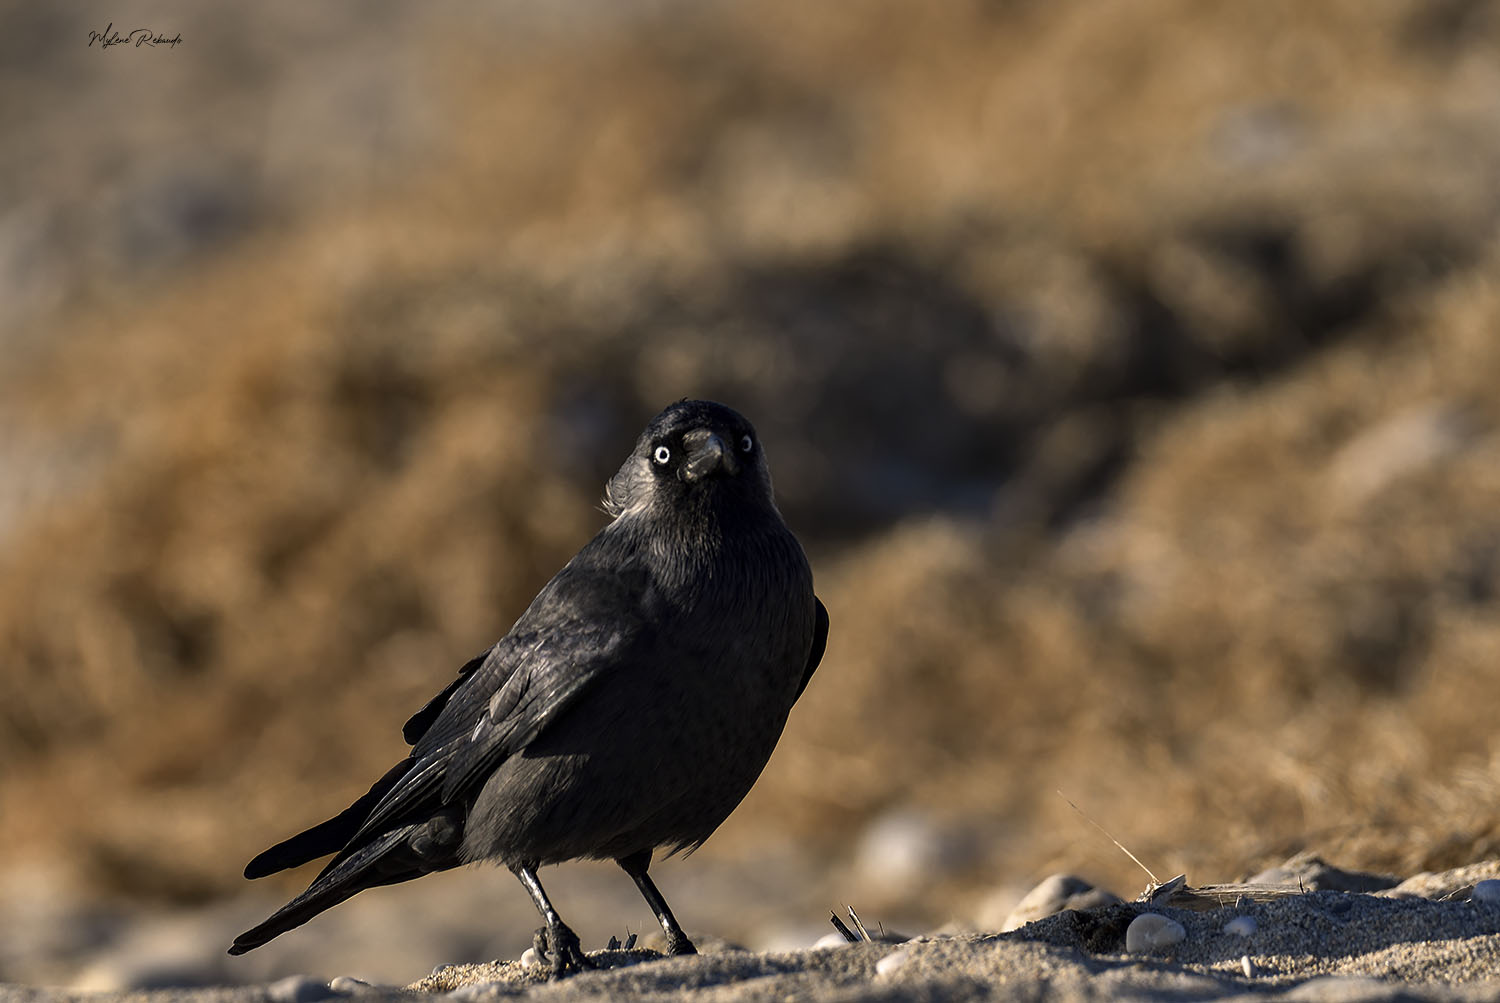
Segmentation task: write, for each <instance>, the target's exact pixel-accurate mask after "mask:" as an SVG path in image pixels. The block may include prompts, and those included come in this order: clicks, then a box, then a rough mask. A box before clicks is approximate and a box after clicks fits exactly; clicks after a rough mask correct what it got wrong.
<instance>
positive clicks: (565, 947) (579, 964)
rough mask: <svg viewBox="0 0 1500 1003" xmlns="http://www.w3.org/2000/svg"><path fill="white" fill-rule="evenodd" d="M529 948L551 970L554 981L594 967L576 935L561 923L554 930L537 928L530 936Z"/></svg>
mask: <svg viewBox="0 0 1500 1003" xmlns="http://www.w3.org/2000/svg"><path fill="white" fill-rule="evenodd" d="M531 948H532V950H534V951H536V957H537V960H538V961H541V962H543V963H544V964H546V965H548V966H549V967H550V968H551V969H552V978H554V979H564V978H567V977H568V976H569V975H577V974H578V973H579V972H582V971H585V970H588V969H591V968H594V967H595V965H594V963H593V962H592V961H590V960H589V959H588V957H587V956H586V955H585V954H584V953H583V946H582V945H581V944H580V943H579V942H578V934H576V933H574V932H573V931H572V930H570V929H568V928H567V927H566V926H564V925H563V924H561V923H559V924H558V925H557V927H556V928H555V929H554V928H552V927H547V926H543V927H539V928H538V929H537V931H536V933H535V934H533V935H532V938H531Z"/></svg>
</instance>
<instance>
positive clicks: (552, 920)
mask: <svg viewBox="0 0 1500 1003" xmlns="http://www.w3.org/2000/svg"><path fill="white" fill-rule="evenodd" d="M536 868H537V865H536V864H515V865H513V866H512V867H511V873H513V874H514V875H515V876H516V877H518V878H520V879H521V884H523V885H525V886H526V892H527V894H529V895H530V896H531V901H532V902H533V903H534V904H535V905H536V911H537V912H539V913H541V914H542V922H543V923H546V924H547V925H546V926H544V927H542V928H541V929H540V930H538V931H537V932H536V937H535V938H534V939H533V941H532V947H533V948H534V949H535V950H536V953H537V957H538V959H542V958H545V959H546V960H547V962H548V964H550V965H551V966H552V977H553V978H554V979H560V978H563V977H564V976H567V975H574V974H576V973H578V972H580V971H582V970H583V969H585V968H593V967H594V963H593V962H592V961H590V960H589V959H588V958H586V957H585V956H584V953H583V947H582V946H581V945H580V944H579V943H578V934H576V933H574V932H573V931H572V930H570V929H568V925H567V924H566V923H564V922H563V921H562V917H561V916H559V915H558V914H557V910H556V909H554V908H552V903H551V901H549V900H548V898H547V893H546V892H544V891H543V890H542V883H541V882H540V881H538V880H537V878H536Z"/></svg>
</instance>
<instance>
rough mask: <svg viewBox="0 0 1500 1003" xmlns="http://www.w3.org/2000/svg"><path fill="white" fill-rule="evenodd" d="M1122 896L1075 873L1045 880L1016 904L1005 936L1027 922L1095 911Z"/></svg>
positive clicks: (1005, 923) (1004, 929) (1006, 927)
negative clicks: (1071, 911)
mask: <svg viewBox="0 0 1500 1003" xmlns="http://www.w3.org/2000/svg"><path fill="white" fill-rule="evenodd" d="M1120 901H1121V900H1120V897H1119V896H1118V895H1115V894H1113V893H1111V892H1108V891H1105V890H1104V889H1103V888H1096V887H1095V886H1094V885H1092V884H1090V883H1089V882H1087V881H1085V880H1084V879H1083V878H1080V877H1075V876H1074V875H1072V874H1053V875H1051V876H1050V877H1047V878H1045V879H1043V881H1042V883H1041V884H1039V885H1037V886H1036V887H1035V888H1033V889H1032V890H1031V891H1029V892H1027V893H1026V896H1025V897H1024V898H1023V899H1021V901H1020V902H1018V903H1016V907H1015V908H1014V909H1012V910H1011V913H1010V915H1009V916H1007V917H1006V918H1005V922H1004V923H1003V924H1001V927H1000V930H1001V932H1002V933H1009V932H1010V931H1011V930H1019V929H1020V928H1021V927H1023V926H1025V925H1026V924H1027V923H1031V922H1034V921H1036V920H1039V919H1045V918H1046V917H1048V916H1052V915H1055V914H1057V913H1060V912H1062V911H1063V910H1064V909H1077V910H1079V911H1082V910H1084V909H1094V908H1097V907H1099V906H1105V905H1115V904H1117V903H1119V902H1120Z"/></svg>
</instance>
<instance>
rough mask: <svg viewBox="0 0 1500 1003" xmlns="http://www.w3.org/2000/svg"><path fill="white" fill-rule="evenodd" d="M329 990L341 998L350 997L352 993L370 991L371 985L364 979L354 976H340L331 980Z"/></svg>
mask: <svg viewBox="0 0 1500 1003" xmlns="http://www.w3.org/2000/svg"><path fill="white" fill-rule="evenodd" d="M328 988H329V989H332V990H333V991H334V992H336V993H338V994H339V995H340V996H348V995H349V994H350V993H357V992H359V991H360V990H361V989H369V988H370V983H368V982H366V981H365V980H364V979H356V978H355V977H354V976H352V975H340V976H337V977H336V978H333V979H331V980H329V983H328Z"/></svg>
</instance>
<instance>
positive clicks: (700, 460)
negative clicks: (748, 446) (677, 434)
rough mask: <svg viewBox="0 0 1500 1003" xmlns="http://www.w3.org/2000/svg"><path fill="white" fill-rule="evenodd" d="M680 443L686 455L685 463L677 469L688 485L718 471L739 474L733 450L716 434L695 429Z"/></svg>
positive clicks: (704, 429)
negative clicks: (685, 448)
mask: <svg viewBox="0 0 1500 1003" xmlns="http://www.w3.org/2000/svg"><path fill="white" fill-rule="evenodd" d="M682 443H683V445H684V446H686V447H687V451H688V455H687V461H686V462H684V463H683V464H682V466H681V467H680V468H679V470H680V471H681V473H680V476H681V477H682V479H683V480H685V481H687V482H688V483H689V484H693V483H696V482H697V481H701V480H702V479H703V478H705V477H708V476H709V475H710V474H713V473H715V472H717V471H720V470H722V471H724V473H726V474H737V473H739V469H740V465H739V461H738V460H737V459H735V455H734V450H732V449H730V448H729V446H728V445H727V444H726V443H725V442H724V440H723V439H721V438H720V437H719V435H718V434H717V433H715V432H710V431H709V430H708V429H706V428H695V429H693V431H691V432H689V433H688V434H687V435H685V436H683V437H682Z"/></svg>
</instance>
